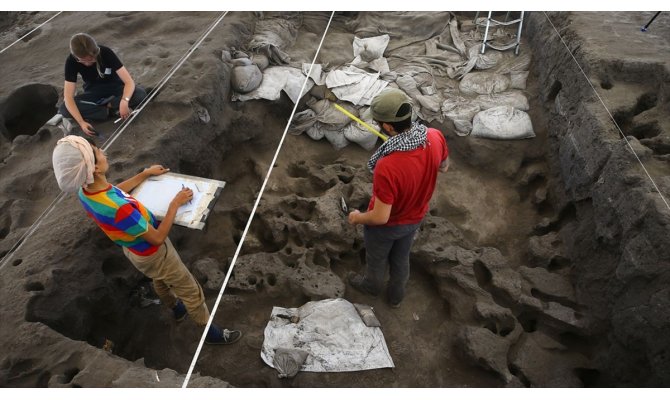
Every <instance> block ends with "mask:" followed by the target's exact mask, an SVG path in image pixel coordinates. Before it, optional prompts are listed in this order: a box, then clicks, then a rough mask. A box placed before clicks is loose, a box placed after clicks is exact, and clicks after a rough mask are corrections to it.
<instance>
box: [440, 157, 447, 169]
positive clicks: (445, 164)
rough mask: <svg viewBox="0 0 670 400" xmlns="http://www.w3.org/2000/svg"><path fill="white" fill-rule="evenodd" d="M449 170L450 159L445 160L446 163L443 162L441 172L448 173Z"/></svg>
mask: <svg viewBox="0 0 670 400" xmlns="http://www.w3.org/2000/svg"><path fill="white" fill-rule="evenodd" d="M448 169H449V157H447V158H445V159H444V161H442V164H440V172H447V170H448Z"/></svg>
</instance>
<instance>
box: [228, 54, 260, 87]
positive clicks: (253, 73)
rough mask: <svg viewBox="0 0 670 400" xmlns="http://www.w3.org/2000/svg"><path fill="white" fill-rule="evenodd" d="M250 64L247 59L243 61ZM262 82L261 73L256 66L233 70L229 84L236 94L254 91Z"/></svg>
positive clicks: (238, 67) (240, 67) (245, 66)
mask: <svg viewBox="0 0 670 400" xmlns="http://www.w3.org/2000/svg"><path fill="white" fill-rule="evenodd" d="M245 60H248V61H249V62H251V60H249V59H245ZM262 81H263V73H262V72H261V70H260V69H259V68H258V66H257V65H243V66H237V67H234V68H233V72H232V75H231V79H230V84H231V86H232V87H233V90H234V91H236V92H238V93H249V92H251V91H253V90H256V88H258V87H259V86H260V85H261V82H262Z"/></svg>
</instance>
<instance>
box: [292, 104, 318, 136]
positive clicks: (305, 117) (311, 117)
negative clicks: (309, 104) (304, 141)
mask: <svg viewBox="0 0 670 400" xmlns="http://www.w3.org/2000/svg"><path fill="white" fill-rule="evenodd" d="M315 122H316V113H315V112H314V111H312V110H310V109H309V108H308V109H307V110H304V111H301V112H299V113H296V114H295V115H294V116H293V119H292V120H291V125H290V126H289V128H288V133H289V134H291V135H300V134H301V133H303V132H305V131H306V130H308V129H309V128H311V127H312V125H314V123H315ZM319 139H321V138H319ZM317 140H318V139H317Z"/></svg>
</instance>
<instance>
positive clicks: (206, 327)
mask: <svg viewBox="0 0 670 400" xmlns="http://www.w3.org/2000/svg"><path fill="white" fill-rule="evenodd" d="M334 14H335V11H332V12H331V13H330V18H329V19H328V25H326V30H325V31H324V32H323V36H321V42H319V47H318V48H317V49H316V53H315V54H314V58H313V59H312V64H311V65H310V66H309V72H308V73H307V76H306V77H305V81H304V82H303V84H302V88H300V94H299V96H298V100H300V98H302V96H303V92H304V91H305V86H307V81H309V79H310V75H312V68H313V67H314V64H315V63H316V58H317V57H318V56H319V52H320V51H321V46H322V45H323V41H324V39H325V38H326V33H328V29H329V28H330V22H331V21H332V20H333V15H334ZM298 100H296V102H295V105H294V106H293V111H291V116H290V117H289V120H288V122H287V123H286V128H285V129H284V134H283V135H282V137H281V140H280V141H279V145H278V146H277V150H276V151H275V155H274V157H273V158H272V162H271V163H270V166H269V167H268V172H267V174H266V175H265V180H264V181H263V185H262V186H261V190H260V191H259V192H258V196H257V197H256V202H255V203H254V208H253V209H252V210H251V214H250V215H249V219H247V225H246V226H245V227H244V232H243V233H242V237H241V238H240V242H239V243H238V244H237V249H236V250H235V255H234V256H233V259H232V261H231V262H230V267H229V268H228V272H227V273H226V279H224V281H223V285H222V286H221V290H219V296H218V297H217V298H216V302H215V303H214V307H213V309H212V312H211V313H210V315H209V320H208V321H207V325H206V326H205V330H204V331H203V333H202V337H201V338H200V343H199V344H198V349H197V350H196V352H195V355H194V356H193V360H192V361H191V366H190V367H189V369H188V373H187V374H186V379H184V384H183V385H182V388H186V387H188V382H189V380H190V379H191V374H192V373H193V369H194V368H195V364H196V362H197V361H198V357H199V356H200V351H201V350H202V346H203V344H204V343H205V338H206V337H207V332H208V331H209V327H210V326H211V325H212V322H213V321H214V316H215V315H216V310H217V308H218V307H219V303H220V302H221V297H223V291H224V289H225V288H226V285H228V280H229V279H230V275H231V274H232V272H233V267H234V266H235V262H236V261H237V257H238V256H239V254H240V250H241V249H242V244H244V238H245V237H246V236H247V232H248V231H249V227H250V226H251V222H252V220H253V218H254V215H255V214H256V209H257V208H258V203H259V202H260V201H261V197H262V196H263V191H264V190H265V186H266V185H267V183H268V180H269V179H270V175H271V174H272V170H273V166H274V165H275V162H277V157H278V156H279V152H280V151H281V148H282V145H283V143H284V139H285V138H286V133H287V132H288V128H289V127H290V126H291V121H292V120H293V116H294V115H295V111H296V109H297V108H298V103H299V101H298Z"/></svg>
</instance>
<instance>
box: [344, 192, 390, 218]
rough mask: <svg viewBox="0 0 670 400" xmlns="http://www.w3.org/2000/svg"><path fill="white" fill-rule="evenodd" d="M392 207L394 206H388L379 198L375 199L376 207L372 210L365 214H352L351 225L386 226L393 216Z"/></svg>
mask: <svg viewBox="0 0 670 400" xmlns="http://www.w3.org/2000/svg"><path fill="white" fill-rule="evenodd" d="M392 207H393V205H391V204H386V203H384V202H383V201H381V200H379V198H378V197H377V198H376V199H375V206H374V208H373V209H372V210H370V211H366V212H364V213H362V212H360V211H358V210H353V211H352V212H350V213H349V223H350V224H352V225H356V224H363V225H384V224H385V223H387V222H388V220H389V217H390V216H391V208H392Z"/></svg>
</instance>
